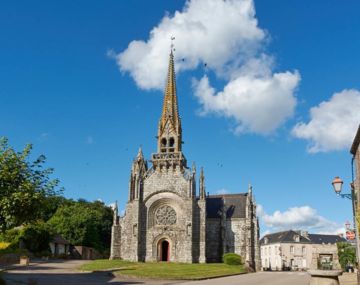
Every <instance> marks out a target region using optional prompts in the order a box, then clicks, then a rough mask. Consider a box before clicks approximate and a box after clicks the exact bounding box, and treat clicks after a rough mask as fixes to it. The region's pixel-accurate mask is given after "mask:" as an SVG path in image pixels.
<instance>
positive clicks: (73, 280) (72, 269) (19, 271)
mask: <svg viewBox="0 0 360 285" xmlns="http://www.w3.org/2000/svg"><path fill="white" fill-rule="evenodd" d="M86 262H88V261H83V260H69V261H62V260H57V261H56V260H54V261H49V262H38V263H31V264H30V266H28V267H21V266H17V267H16V268H14V269H11V270H9V271H8V272H7V273H6V274H5V276H4V277H5V280H6V281H7V284H8V285H25V284H29V283H30V284H34V285H35V284H36V285H103V284H111V285H123V284H144V285H165V284H174V282H172V281H161V280H145V281H144V280H137V279H132V278H121V277H114V275H113V274H112V273H111V272H100V273H84V272H79V271H77V270H76V268H78V267H79V266H80V265H81V264H84V263H86ZM29 281H30V282H29ZM31 282H32V283H31ZM35 282H36V283H35Z"/></svg>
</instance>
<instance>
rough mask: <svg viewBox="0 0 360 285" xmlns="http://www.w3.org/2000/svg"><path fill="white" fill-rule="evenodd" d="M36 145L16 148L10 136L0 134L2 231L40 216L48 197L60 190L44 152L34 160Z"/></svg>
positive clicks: (0, 218)
mask: <svg viewBox="0 0 360 285" xmlns="http://www.w3.org/2000/svg"><path fill="white" fill-rule="evenodd" d="M31 150H32V145H31V144H27V145H26V146H25V148H24V150H23V151H21V152H16V151H15V150H14V149H13V148H12V147H10V146H9V145H8V140H7V139H6V138H4V137H3V138H0V231H2V232H4V231H5V230H6V229H9V228H13V227H15V226H19V225H22V224H25V223H30V222H33V221H35V220H37V219H40V218H41V217H42V215H43V209H44V207H45V208H46V199H47V198H48V197H51V196H55V195H57V194H59V193H60V192H61V191H62V190H58V189H57V186H58V184H59V180H58V179H51V178H50V176H51V174H52V173H53V171H54V170H53V169H52V168H44V164H45V161H46V158H45V156H44V155H40V156H39V157H38V158H37V159H36V160H35V161H33V162H30V161H29V156H30V153H31Z"/></svg>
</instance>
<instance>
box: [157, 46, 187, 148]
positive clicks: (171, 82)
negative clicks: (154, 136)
mask: <svg viewBox="0 0 360 285" xmlns="http://www.w3.org/2000/svg"><path fill="white" fill-rule="evenodd" d="M181 136H182V131H181V121H180V117H179V112H178V102H177V95H176V77H175V67H174V54H173V51H172V48H171V51H170V56H169V67H168V75H167V81H166V86H165V91H164V102H163V108H162V113H161V118H160V122H159V130H158V152H180V151H181V144H182V141H181Z"/></svg>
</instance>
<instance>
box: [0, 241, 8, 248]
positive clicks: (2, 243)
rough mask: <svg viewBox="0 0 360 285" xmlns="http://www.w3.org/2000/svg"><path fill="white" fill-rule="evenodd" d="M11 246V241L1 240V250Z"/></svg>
mask: <svg viewBox="0 0 360 285" xmlns="http://www.w3.org/2000/svg"><path fill="white" fill-rule="evenodd" d="M9 246H10V243H9V242H3V241H0V250H2V249H6V248H8V247H9Z"/></svg>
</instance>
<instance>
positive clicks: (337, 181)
mask: <svg viewBox="0 0 360 285" xmlns="http://www.w3.org/2000/svg"><path fill="white" fill-rule="evenodd" d="M331 184H332V185H333V187H334V191H335V193H336V195H338V196H339V197H341V198H348V199H350V200H351V203H352V211H353V223H354V228H355V241H356V261H357V269H358V273H357V276H358V278H357V280H358V284H360V278H359V273H360V272H359V253H360V250H359V237H358V226H357V222H356V205H357V201H356V195H355V187H354V184H353V183H350V190H351V192H350V193H341V190H342V186H343V184H344V182H343V181H342V180H341V178H340V177H339V176H336V177H335V178H334V180H333V181H332V183H331Z"/></svg>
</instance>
